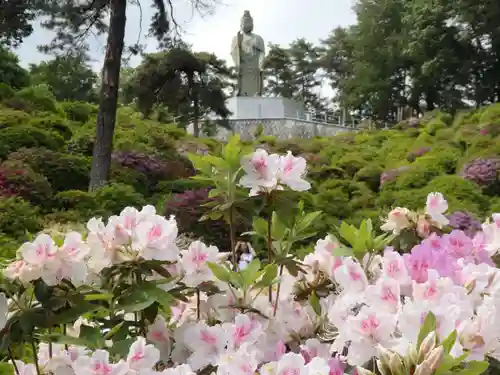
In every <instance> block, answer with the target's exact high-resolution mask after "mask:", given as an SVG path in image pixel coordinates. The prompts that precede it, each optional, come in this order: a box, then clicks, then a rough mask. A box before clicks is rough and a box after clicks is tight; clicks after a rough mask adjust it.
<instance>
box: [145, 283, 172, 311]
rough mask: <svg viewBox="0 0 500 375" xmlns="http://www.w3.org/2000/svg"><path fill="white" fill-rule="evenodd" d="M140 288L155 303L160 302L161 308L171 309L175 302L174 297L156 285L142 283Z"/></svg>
mask: <svg viewBox="0 0 500 375" xmlns="http://www.w3.org/2000/svg"><path fill="white" fill-rule="evenodd" d="M139 287H140V288H141V289H143V290H144V292H145V293H146V295H147V296H148V297H149V298H151V299H152V300H153V302H158V303H159V304H160V305H161V306H166V307H170V306H171V305H172V303H174V302H175V301H174V297H172V295H171V294H170V293H169V292H167V291H166V290H163V289H162V288H160V287H158V286H157V285H156V284H155V283H142V284H141V285H140V286H139ZM149 305H151V304H149ZM148 307H149V306H148Z"/></svg>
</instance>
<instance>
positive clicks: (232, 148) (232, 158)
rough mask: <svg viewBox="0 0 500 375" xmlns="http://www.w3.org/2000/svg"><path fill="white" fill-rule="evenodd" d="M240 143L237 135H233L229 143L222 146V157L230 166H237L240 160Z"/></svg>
mask: <svg viewBox="0 0 500 375" xmlns="http://www.w3.org/2000/svg"><path fill="white" fill-rule="evenodd" d="M241 151H242V150H241V142H240V136H239V135H238V134H235V135H233V136H232V137H231V138H230V139H229V142H228V143H227V144H226V145H225V146H224V149H223V151H222V156H223V158H224V159H225V160H227V161H228V162H229V164H231V166H239V164H240V158H241Z"/></svg>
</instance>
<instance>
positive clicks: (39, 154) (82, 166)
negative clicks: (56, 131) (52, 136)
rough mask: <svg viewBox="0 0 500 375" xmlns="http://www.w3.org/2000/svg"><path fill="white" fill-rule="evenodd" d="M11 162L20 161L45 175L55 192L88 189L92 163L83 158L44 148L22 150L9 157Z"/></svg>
mask: <svg viewBox="0 0 500 375" xmlns="http://www.w3.org/2000/svg"><path fill="white" fill-rule="evenodd" d="M9 160H19V161H22V162H24V163H25V164H27V165H29V166H31V167H32V168H33V170H35V171H36V172H38V173H40V174H42V175H44V176H45V177H46V178H47V180H48V181H49V182H50V185H51V186H52V188H53V189H54V191H56V192H58V191H63V190H73V189H80V190H85V189H87V187H88V183H89V180H88V175H89V171H90V161H89V159H88V158H86V157H83V156H76V155H68V154H64V153H61V152H56V151H52V150H48V149H44V148H30V149H26V148H21V149H19V150H18V151H16V152H14V153H11V154H10V155H9Z"/></svg>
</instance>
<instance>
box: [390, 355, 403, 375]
mask: <svg viewBox="0 0 500 375" xmlns="http://www.w3.org/2000/svg"><path fill="white" fill-rule="evenodd" d="M389 368H390V369H391V373H392V375H400V374H401V375H402V374H403V373H404V371H403V369H404V366H403V361H401V357H400V356H399V354H397V353H392V355H391V359H390V360H389Z"/></svg>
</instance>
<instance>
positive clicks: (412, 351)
mask: <svg viewBox="0 0 500 375" xmlns="http://www.w3.org/2000/svg"><path fill="white" fill-rule="evenodd" d="M418 362H419V358H418V352H417V349H416V348H415V346H414V345H411V346H410V348H409V349H408V354H407V356H406V357H405V363H406V364H407V367H408V368H411V367H413V366H415V365H416V364H417V363H418Z"/></svg>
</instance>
